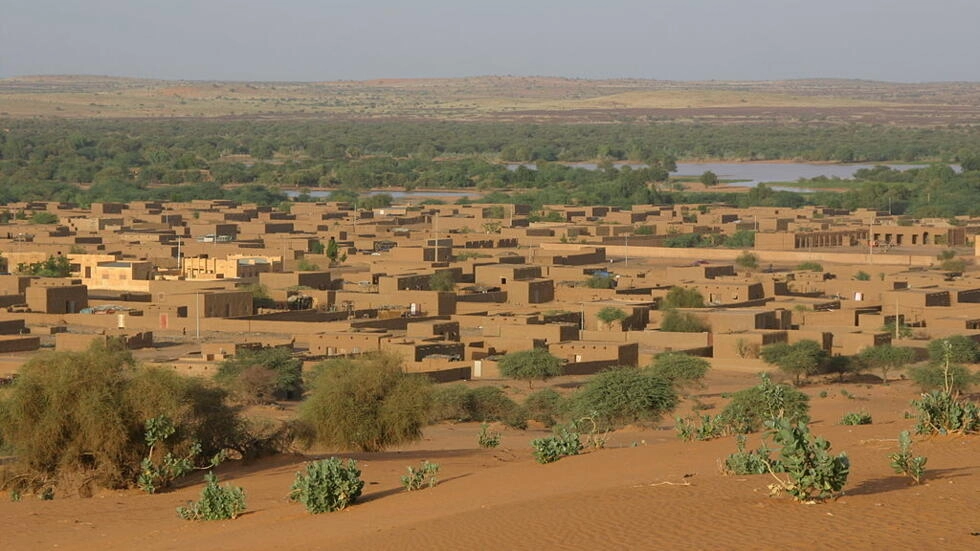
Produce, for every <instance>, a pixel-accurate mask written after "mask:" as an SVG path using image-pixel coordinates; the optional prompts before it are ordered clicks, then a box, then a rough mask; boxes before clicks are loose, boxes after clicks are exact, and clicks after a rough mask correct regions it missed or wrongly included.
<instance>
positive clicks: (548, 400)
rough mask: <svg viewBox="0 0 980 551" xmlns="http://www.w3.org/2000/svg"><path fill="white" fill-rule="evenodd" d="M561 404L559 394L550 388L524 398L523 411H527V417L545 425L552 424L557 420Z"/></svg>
mask: <svg viewBox="0 0 980 551" xmlns="http://www.w3.org/2000/svg"><path fill="white" fill-rule="evenodd" d="M561 405H562V397H561V394H558V393H557V392H556V391H554V390H552V389H550V388H546V389H544V390H539V391H537V392H535V393H533V394H529V395H528V396H527V398H525V399H524V411H525V412H527V416H528V418H529V419H533V420H535V421H537V422H539V423H542V424H543V425H544V426H546V427H550V426H553V425H554V424H555V423H556V422H557V421H558V416H559V412H560V411H561Z"/></svg>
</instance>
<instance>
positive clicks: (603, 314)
mask: <svg viewBox="0 0 980 551" xmlns="http://www.w3.org/2000/svg"><path fill="white" fill-rule="evenodd" d="M595 317H596V318H597V319H598V320H599V321H601V322H602V323H605V324H606V325H610V326H611V325H612V324H613V323H614V322H617V321H618V322H620V323H622V321H623V320H624V319H626V318H627V315H626V312H624V311H623V309H622V308H616V307H615V306H606V307H605V308H603V309H601V310H599V312H598V313H597V314H596V315H595Z"/></svg>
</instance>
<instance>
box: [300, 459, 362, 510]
mask: <svg viewBox="0 0 980 551" xmlns="http://www.w3.org/2000/svg"><path fill="white" fill-rule="evenodd" d="M363 489H364V481H363V480H361V470H360V469H358V468H357V461H354V460H353V459H348V460H347V463H346V464H345V463H344V462H342V461H341V460H340V459H338V458H336V457H331V458H329V459H322V460H320V461H314V462H312V463H309V464H307V465H306V471H305V472H298V473H296V478H295V479H294V480H293V486H292V488H290V490H289V500H290V501H298V502H300V503H302V504H303V506H304V507H306V510H307V511H309V512H310V513H313V514H314V515H318V514H320V513H327V512H333V511H340V510H341V509H344V508H346V507H348V506H349V505H350V504H352V503H354V502H355V501H356V500H357V498H358V497H360V496H361V491H362V490H363Z"/></svg>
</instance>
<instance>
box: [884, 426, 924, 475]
mask: <svg viewBox="0 0 980 551" xmlns="http://www.w3.org/2000/svg"><path fill="white" fill-rule="evenodd" d="M888 459H889V461H891V466H892V469H894V470H895V472H896V473H897V474H904V475H905V476H907V477H909V478H911V479H912V483H913V484H920V483H921V482H922V476H923V475H924V474H925V470H926V462H927V461H928V459H927V458H925V457H922V456H913V455H912V437H911V436H910V435H909V431H907V430H903V431H902V432H901V434H899V435H898V451H897V452H896V453H892V454H889V455H888Z"/></svg>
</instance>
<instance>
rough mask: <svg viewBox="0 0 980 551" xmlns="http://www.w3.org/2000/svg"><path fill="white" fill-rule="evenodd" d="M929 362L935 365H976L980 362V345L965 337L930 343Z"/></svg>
mask: <svg viewBox="0 0 980 551" xmlns="http://www.w3.org/2000/svg"><path fill="white" fill-rule="evenodd" d="M926 350H927V351H928V352H929V360H930V361H931V362H932V363H934V364H943V363H947V362H948V363H951V364H958V363H967V364H969V363H975V362H977V361H980V344H977V342H976V341H975V340H973V339H971V338H970V337H967V336H964V335H953V336H950V337H946V338H945V339H935V340H932V341H929V344H928V345H927V346H926Z"/></svg>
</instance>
